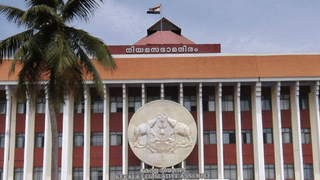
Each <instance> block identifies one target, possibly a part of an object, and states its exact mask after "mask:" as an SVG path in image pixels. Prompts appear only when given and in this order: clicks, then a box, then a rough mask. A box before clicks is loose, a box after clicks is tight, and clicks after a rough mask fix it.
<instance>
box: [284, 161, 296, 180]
mask: <svg viewBox="0 0 320 180" xmlns="http://www.w3.org/2000/svg"><path fill="white" fill-rule="evenodd" d="M284 178H285V179H294V166H293V164H284Z"/></svg>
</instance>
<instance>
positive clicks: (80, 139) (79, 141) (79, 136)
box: [73, 133, 84, 146]
mask: <svg viewBox="0 0 320 180" xmlns="http://www.w3.org/2000/svg"><path fill="white" fill-rule="evenodd" d="M83 145H84V136H83V133H74V134H73V146H83Z"/></svg>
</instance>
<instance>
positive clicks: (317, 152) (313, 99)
mask: <svg viewBox="0 0 320 180" xmlns="http://www.w3.org/2000/svg"><path fill="white" fill-rule="evenodd" d="M309 109H310V110H309V111H310V125H311V142H312V157H313V176H314V177H313V178H314V179H320V164H319V163H320V118H319V82H318V81H317V82H314V83H313V84H312V85H311V92H310V93H309Z"/></svg>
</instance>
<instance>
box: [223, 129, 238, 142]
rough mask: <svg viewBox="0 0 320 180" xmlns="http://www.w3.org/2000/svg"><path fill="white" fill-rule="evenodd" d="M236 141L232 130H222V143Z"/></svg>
mask: <svg viewBox="0 0 320 180" xmlns="http://www.w3.org/2000/svg"><path fill="white" fill-rule="evenodd" d="M234 143H236V134H235V133H234V130H229V131H223V144H234Z"/></svg>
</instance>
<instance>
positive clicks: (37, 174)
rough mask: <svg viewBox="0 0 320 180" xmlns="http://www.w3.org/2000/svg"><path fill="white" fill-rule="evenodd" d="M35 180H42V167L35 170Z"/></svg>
mask: <svg viewBox="0 0 320 180" xmlns="http://www.w3.org/2000/svg"><path fill="white" fill-rule="evenodd" d="M33 180H42V167H34V168H33Z"/></svg>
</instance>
